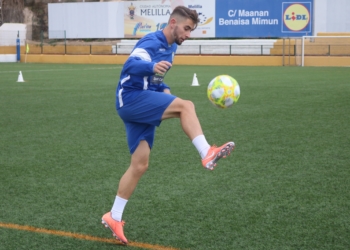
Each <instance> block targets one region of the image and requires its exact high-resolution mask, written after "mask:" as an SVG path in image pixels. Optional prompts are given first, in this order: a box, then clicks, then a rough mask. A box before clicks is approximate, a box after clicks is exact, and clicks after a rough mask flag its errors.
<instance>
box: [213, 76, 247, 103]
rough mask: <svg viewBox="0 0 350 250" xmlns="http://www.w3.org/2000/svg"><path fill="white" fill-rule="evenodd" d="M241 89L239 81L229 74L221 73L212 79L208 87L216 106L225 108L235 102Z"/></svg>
mask: <svg viewBox="0 0 350 250" xmlns="http://www.w3.org/2000/svg"><path fill="white" fill-rule="evenodd" d="M240 94H241V90H240V87H239V84H238V82H237V81H236V80H235V79H234V78H233V77H231V76H229V75H219V76H217V77H215V78H214V79H213V80H211V81H210V83H209V85H208V89H207V95H208V98H209V101H210V102H211V103H212V104H214V105H215V106H216V107H219V108H222V109H225V108H228V107H231V106H232V105H233V104H235V103H236V102H237V101H238V99H239V96H240Z"/></svg>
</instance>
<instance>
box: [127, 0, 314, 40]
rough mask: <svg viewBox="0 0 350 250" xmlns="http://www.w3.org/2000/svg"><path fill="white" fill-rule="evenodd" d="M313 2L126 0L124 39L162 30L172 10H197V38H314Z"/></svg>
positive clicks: (310, 0)
mask: <svg viewBox="0 0 350 250" xmlns="http://www.w3.org/2000/svg"><path fill="white" fill-rule="evenodd" d="M313 1H314V0H304V1H295V0H226V1H223V0H216V1H215V0H206V1H203V0H153V1H125V2H124V3H125V5H124V36H125V37H126V38H128V37H132V38H140V37H143V36H144V35H146V34H148V33H149V32H152V31H156V30H162V29H163V28H164V27H165V26H166V25H167V22H168V19H169V16H170V14H171V12H172V10H173V9H174V8H175V7H176V6H177V5H184V6H186V7H188V8H190V9H193V10H196V11H197V12H198V14H199V18H200V22H199V24H198V26H197V29H196V30H194V31H193V32H192V34H191V37H192V38H195V37H216V38H226V37H230V38H231V37H242V38H243V37H249V38H268V37H298V36H304V35H312V13H313V11H312V9H313Z"/></svg>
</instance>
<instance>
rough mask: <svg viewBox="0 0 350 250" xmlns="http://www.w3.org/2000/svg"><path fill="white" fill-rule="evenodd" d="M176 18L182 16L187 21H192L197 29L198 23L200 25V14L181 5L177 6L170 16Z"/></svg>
mask: <svg viewBox="0 0 350 250" xmlns="http://www.w3.org/2000/svg"><path fill="white" fill-rule="evenodd" d="M174 16H180V17H184V18H186V19H191V20H192V21H193V23H194V25H195V26H194V28H196V27H197V25H198V23H199V18H198V13H197V11H196V10H191V9H189V8H187V7H185V6H182V5H179V6H177V7H176V8H175V9H174V10H173V12H172V13H171V15H170V18H172V17H174Z"/></svg>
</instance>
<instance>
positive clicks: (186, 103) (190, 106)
mask: <svg viewBox="0 0 350 250" xmlns="http://www.w3.org/2000/svg"><path fill="white" fill-rule="evenodd" d="M183 109H184V110H186V111H194V109H195V107H194V103H193V102H192V101H188V100H184V103H183Z"/></svg>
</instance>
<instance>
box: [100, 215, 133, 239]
mask: <svg viewBox="0 0 350 250" xmlns="http://www.w3.org/2000/svg"><path fill="white" fill-rule="evenodd" d="M102 224H103V225H104V226H105V227H108V228H109V229H110V230H111V231H112V233H113V237H115V238H116V239H117V240H119V241H120V242H121V243H122V244H125V245H126V244H128V240H127V239H126V237H125V235H124V230H123V227H124V224H125V222H124V221H116V220H114V219H113V218H112V216H111V212H108V213H106V214H105V215H103V216H102Z"/></svg>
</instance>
